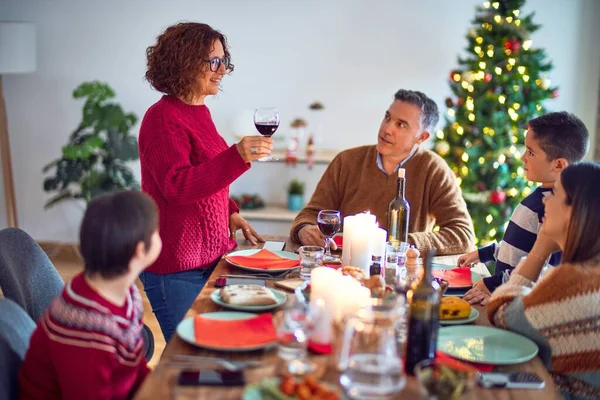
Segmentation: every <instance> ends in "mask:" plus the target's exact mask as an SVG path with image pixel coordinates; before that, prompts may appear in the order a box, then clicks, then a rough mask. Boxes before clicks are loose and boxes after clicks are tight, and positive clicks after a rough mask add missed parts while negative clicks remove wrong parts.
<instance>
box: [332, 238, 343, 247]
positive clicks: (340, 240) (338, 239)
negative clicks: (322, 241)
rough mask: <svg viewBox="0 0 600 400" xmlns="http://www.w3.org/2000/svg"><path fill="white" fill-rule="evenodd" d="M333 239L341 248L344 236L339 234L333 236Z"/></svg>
mask: <svg viewBox="0 0 600 400" xmlns="http://www.w3.org/2000/svg"><path fill="white" fill-rule="evenodd" d="M333 241H334V242H335V244H336V245H337V247H338V249H341V248H342V243H344V237H343V236H341V235H338V236H334V237H333Z"/></svg>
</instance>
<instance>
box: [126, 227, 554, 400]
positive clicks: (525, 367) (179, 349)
mask: <svg viewBox="0 0 600 400" xmlns="http://www.w3.org/2000/svg"><path fill="white" fill-rule="evenodd" d="M265 238H266V240H277V241H285V242H286V246H285V250H286V251H295V250H296V249H297V248H298V245H297V244H294V243H292V242H291V241H290V240H289V238H282V237H275V236H266V237H265ZM238 244H239V246H238V247H237V249H236V250H243V249H251V248H260V247H262V244H261V243H259V244H258V245H257V246H252V245H250V243H249V242H248V241H246V240H240V239H238ZM456 258H457V257H456V256H455V257H440V258H438V259H435V260H434V261H436V262H439V263H448V261H449V260H456ZM231 273H247V271H242V270H240V269H238V268H236V267H234V266H232V265H230V264H228V263H227V262H226V261H225V259H222V260H221V261H220V262H219V263H218V264H217V266H216V267H215V270H214V272H213V273H212V275H211V277H210V279H209V281H208V283H207V284H206V286H205V287H204V288H203V289H202V291H201V292H200V294H199V295H198V297H197V298H196V300H195V301H194V303H193V304H192V306H191V307H190V309H189V311H188V313H187V315H186V317H189V316H193V315H195V314H198V313H200V314H201V313H207V312H214V311H224V309H223V308H222V307H221V306H219V305H217V304H215V303H214V302H213V301H212V300H211V299H210V295H211V293H212V292H213V291H214V290H215V280H216V278H217V277H219V276H220V275H222V274H231ZM272 285H273V281H267V286H268V287H272ZM476 307H477V309H478V310H479V318H478V319H477V320H476V321H475V324H476V325H483V326H490V323H489V321H488V319H487V314H486V312H485V307H481V306H476ZM508 345H509V344H508ZM176 355H193V356H205V357H219V358H225V359H228V360H240V361H243V360H257V361H260V362H261V363H262V364H261V366H259V367H256V368H248V369H245V377H246V381H247V384H253V383H258V382H260V381H261V380H262V379H264V378H266V377H273V376H277V373H278V371H280V370H281V368H282V361H281V360H280V359H279V358H278V357H277V349H276V348H271V349H268V350H260V351H251V352H243V353H232V352H217V351H212V350H208V349H202V348H200V347H196V346H193V345H191V344H188V343H186V342H185V341H183V340H182V339H181V338H180V337H179V336H178V335H177V334H175V335H173V337H172V338H171V340H170V341H169V343H168V344H167V347H166V348H165V350H164V352H163V354H162V357H161V359H160V361H159V363H158V365H157V366H156V368H155V369H154V371H153V372H152V373H151V374H150V375H148V377H147V378H146V380H145V382H144V383H143V385H142V386H141V387H140V389H139V390H138V392H137V394H136V396H135V399H140V400H141V399H211V400H212V399H240V398H242V395H243V392H244V390H245V388H244V387H226V386H179V385H178V384H177V379H178V376H179V373H180V372H181V371H182V370H183V369H190V366H189V365H184V364H180V363H178V362H177V361H176V359H175V356H176ZM309 359H310V361H312V362H314V363H315V364H316V365H317V372H316V373H317V375H318V376H319V377H320V379H321V380H322V381H325V382H328V383H330V384H332V385H335V386H337V387H338V388H339V391H340V393H343V391H342V389H341V387H339V384H338V379H339V371H338V370H337V366H336V360H335V357H334V356H332V355H317V354H312V353H310V354H309ZM200 365H202V367H203V368H207V365H206V364H200ZM199 368H200V366H199V367H198V368H196V369H199ZM494 371H503V372H513V371H514V372H518V371H522V372H533V373H536V374H537V375H538V376H539V377H541V378H542V379H543V380H544V381H545V383H546V384H545V387H544V388H543V389H533V390H522V389H521V390H516V389H484V388H482V387H479V386H477V387H476V388H475V390H474V393H473V399H477V400H488V399H489V400H492V399H495V400H509V399H515V400H516V399H519V400H525V399H544V400H552V399H561V398H562V397H561V395H560V394H559V392H558V391H557V389H556V386H555V385H554V383H553V381H552V378H551V376H550V374H549V373H548V371H547V370H546V368H545V367H544V365H543V363H542V361H541V360H540V358H539V357H535V358H534V359H532V360H530V361H528V362H525V363H521V364H516V365H508V366H498V367H496V368H495V369H494ZM394 398H398V399H407V400H411V399H421V395H420V392H419V385H418V382H417V380H416V378H415V377H413V376H408V377H407V382H406V386H405V388H404V389H403V390H402V391H401V392H400V393H398V395H397V396H395V397H394Z"/></svg>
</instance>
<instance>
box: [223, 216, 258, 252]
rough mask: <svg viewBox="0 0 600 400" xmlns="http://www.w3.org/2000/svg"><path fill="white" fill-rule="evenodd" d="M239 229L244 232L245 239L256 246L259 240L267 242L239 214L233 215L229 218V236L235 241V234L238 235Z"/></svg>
mask: <svg viewBox="0 0 600 400" xmlns="http://www.w3.org/2000/svg"><path fill="white" fill-rule="evenodd" d="M238 229H241V230H242V232H243V234H244V237H245V238H246V240H248V241H249V242H250V243H252V245H255V244H256V241H257V240H258V241H259V242H264V241H265V239H263V237H262V236H260V235H259V234H258V233H256V231H255V230H254V228H252V227H251V226H250V224H249V223H248V221H246V220H245V219H244V218H243V217H242V216H241V215H240V214H239V213H233V214H231V216H230V217H229V234H230V235H231V237H232V238H234V239H235V234H236V233H237V230H238ZM255 238H256V239H255Z"/></svg>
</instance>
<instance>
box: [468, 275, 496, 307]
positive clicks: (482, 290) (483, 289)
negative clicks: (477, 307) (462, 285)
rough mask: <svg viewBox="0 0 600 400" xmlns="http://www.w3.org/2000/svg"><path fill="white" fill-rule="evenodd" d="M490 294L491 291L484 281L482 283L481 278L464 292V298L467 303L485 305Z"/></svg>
mask: <svg viewBox="0 0 600 400" xmlns="http://www.w3.org/2000/svg"><path fill="white" fill-rule="evenodd" d="M491 296H492V293H491V292H490V291H489V290H488V288H487V286H485V283H483V281H482V280H481V281H479V282H477V283H475V284H474V285H473V287H472V288H471V290H469V291H468V292H467V293H465V297H464V299H465V300H466V301H468V302H469V304H472V305H473V304H481V305H482V306H485V305H486V304H487V303H488V301H489V300H490V297H491Z"/></svg>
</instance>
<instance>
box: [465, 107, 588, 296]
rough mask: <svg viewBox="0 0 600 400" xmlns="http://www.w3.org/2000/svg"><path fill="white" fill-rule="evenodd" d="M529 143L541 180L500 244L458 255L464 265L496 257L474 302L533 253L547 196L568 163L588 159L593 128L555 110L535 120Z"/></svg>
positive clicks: (529, 165)
mask: <svg viewBox="0 0 600 400" xmlns="http://www.w3.org/2000/svg"><path fill="white" fill-rule="evenodd" d="M525 146H526V150H525V153H524V154H523V156H522V157H521V160H522V161H523V167H524V169H525V174H526V176H527V179H529V180H530V181H533V182H539V183H541V185H540V186H539V187H538V188H537V189H535V190H534V191H533V192H532V193H531V194H530V195H529V196H527V197H526V198H525V199H523V200H522V201H521V202H520V203H519V204H518V205H517V207H516V208H515V210H514V211H513V214H512V216H511V218H510V221H509V223H508V226H507V228H506V232H505V233H504V237H503V238H502V241H501V242H500V244H497V243H492V244H490V245H488V246H485V247H480V248H479V249H477V250H475V251H472V252H470V253H467V254H465V255H463V256H461V257H460V258H459V259H458V265H459V266H461V267H462V266H468V265H470V264H472V263H474V262H483V263H486V262H489V261H494V260H495V261H496V271H495V273H494V275H493V276H490V277H487V278H484V279H482V280H481V281H479V282H477V283H476V284H474V285H473V288H472V289H471V290H469V291H468V292H467V293H466V294H465V297H464V299H465V300H467V301H468V302H469V303H471V304H482V305H485V304H487V302H488V300H489V298H490V296H491V294H492V292H493V291H494V289H496V288H497V287H498V286H500V285H501V284H502V282H503V280H505V279H506V280H507V279H508V276H509V275H510V273H511V272H512V270H513V269H514V268H515V267H516V266H517V264H518V262H519V261H520V260H521V257H524V256H526V255H527V254H528V253H529V251H530V250H531V248H532V247H533V244H534V243H535V240H536V237H537V232H538V230H539V228H540V226H541V223H542V217H543V216H544V203H543V202H542V199H543V198H544V196H546V195H547V194H549V193H550V192H551V191H552V187H553V186H554V182H555V181H556V180H557V179H558V177H559V175H560V173H561V171H562V170H563V169H564V168H566V167H567V166H568V165H569V164H572V163H575V162H578V161H581V160H582V159H583V157H584V156H585V153H586V152H587V150H588V147H589V134H588V131H587V129H586V127H585V125H584V124H583V122H582V121H581V120H580V119H579V118H577V117H576V116H575V115H573V114H569V113H567V112H564V111H563V112H554V113H549V114H546V115H543V116H541V117H538V118H535V119H533V120H531V121H529V130H528V132H527V135H526V137H525ZM548 263H549V264H550V265H553V266H554V265H558V264H559V263H560V252H557V253H554V254H552V255H551V257H550V259H549V261H548Z"/></svg>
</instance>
